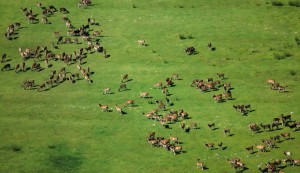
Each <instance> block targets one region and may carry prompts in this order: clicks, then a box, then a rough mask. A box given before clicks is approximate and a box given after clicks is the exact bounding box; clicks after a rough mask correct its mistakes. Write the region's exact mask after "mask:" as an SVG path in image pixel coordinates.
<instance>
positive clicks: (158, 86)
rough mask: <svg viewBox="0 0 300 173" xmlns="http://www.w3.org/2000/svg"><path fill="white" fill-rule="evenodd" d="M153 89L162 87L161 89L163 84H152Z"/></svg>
mask: <svg viewBox="0 0 300 173" xmlns="http://www.w3.org/2000/svg"><path fill="white" fill-rule="evenodd" d="M154 87H155V88H156V89H158V88H162V87H163V84H162V82H157V83H156V84H154Z"/></svg>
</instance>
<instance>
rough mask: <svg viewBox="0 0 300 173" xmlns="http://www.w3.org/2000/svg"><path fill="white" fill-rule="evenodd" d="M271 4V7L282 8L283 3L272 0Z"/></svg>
mask: <svg viewBox="0 0 300 173" xmlns="http://www.w3.org/2000/svg"><path fill="white" fill-rule="evenodd" d="M271 3H272V5H273V6H284V3H283V2H281V1H278V0H273V1H272V2H271Z"/></svg>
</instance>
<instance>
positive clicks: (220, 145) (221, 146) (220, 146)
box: [218, 142, 223, 150]
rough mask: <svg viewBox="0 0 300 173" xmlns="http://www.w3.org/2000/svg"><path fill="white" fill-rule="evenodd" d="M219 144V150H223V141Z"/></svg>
mask: <svg viewBox="0 0 300 173" xmlns="http://www.w3.org/2000/svg"><path fill="white" fill-rule="evenodd" d="M218 146H219V150H223V142H220V143H219V144H218Z"/></svg>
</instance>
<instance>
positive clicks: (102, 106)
mask: <svg viewBox="0 0 300 173" xmlns="http://www.w3.org/2000/svg"><path fill="white" fill-rule="evenodd" d="M99 107H100V108H101V109H102V112H108V106H107V105H101V104H100V103H99Z"/></svg>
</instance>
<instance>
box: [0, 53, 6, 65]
mask: <svg viewBox="0 0 300 173" xmlns="http://www.w3.org/2000/svg"><path fill="white" fill-rule="evenodd" d="M5 62H6V53H4V54H2V57H1V63H5Z"/></svg>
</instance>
